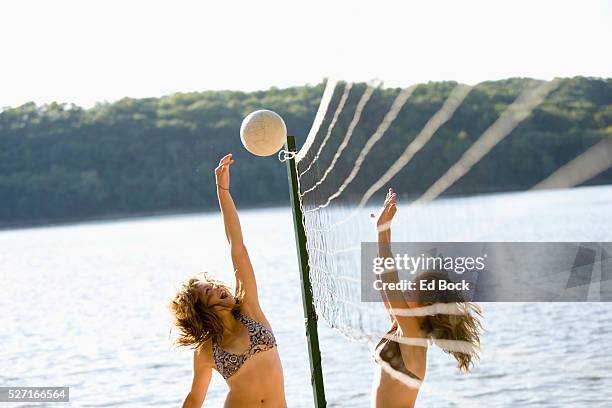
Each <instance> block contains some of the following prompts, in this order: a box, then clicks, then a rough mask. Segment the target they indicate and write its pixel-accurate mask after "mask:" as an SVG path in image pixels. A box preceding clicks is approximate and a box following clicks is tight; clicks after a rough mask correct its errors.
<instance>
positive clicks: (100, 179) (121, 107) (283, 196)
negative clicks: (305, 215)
mask: <svg viewBox="0 0 612 408" xmlns="http://www.w3.org/2000/svg"><path fill="white" fill-rule="evenodd" d="M530 81H532V80H529V79H509V80H504V81H495V82H485V83H482V84H479V85H478V86H477V87H476V88H475V89H474V90H472V92H471V93H470V94H469V95H468V97H467V98H466V100H465V101H464V103H463V104H462V106H461V107H460V108H459V109H458V110H457V112H456V113H455V115H454V117H453V118H452V120H451V121H449V122H448V123H447V124H445V125H444V126H443V127H442V128H441V129H440V130H439V131H438V133H437V134H436V136H435V137H434V138H433V139H432V140H431V142H430V143H428V145H427V146H426V148H424V149H423V150H422V152H420V153H419V155H418V156H417V157H416V158H415V160H414V162H413V163H411V165H410V166H408V167H409V168H407V169H406V171H410V172H411V174H418V175H420V176H419V177H418V179H415V180H414V183H411V186H410V189H411V191H413V192H415V193H418V192H419V191H423V190H424V189H425V188H427V187H428V186H429V185H431V183H432V182H433V181H435V179H436V178H437V177H439V175H440V174H441V173H442V172H443V171H444V170H446V169H447V168H448V167H449V166H450V165H451V164H452V163H454V161H456V159H457V158H458V157H459V156H460V155H461V153H462V152H463V151H465V149H466V148H467V147H468V146H469V145H470V144H471V143H473V141H474V140H476V139H477V137H478V136H479V135H480V134H481V133H482V131H484V130H485V129H486V128H487V127H488V126H489V125H490V124H491V123H492V122H494V121H495V119H496V118H497V117H498V116H499V114H500V113H501V112H502V111H503V110H504V108H505V107H507V105H508V104H510V103H511V102H512V101H513V100H514V98H516V96H517V95H518V94H519V93H520V92H521V90H523V89H524V88H525V86H526V85H527V84H528V83H529V82H530ZM453 86H454V83H452V82H438V83H428V84H423V85H420V86H419V87H418V88H417V89H416V91H415V92H414V94H413V95H412V96H411V98H410V99H409V101H408V103H407V104H406V106H405V107H404V108H403V110H402V112H401V115H400V117H399V118H398V121H397V123H395V124H394V127H393V129H392V130H391V131H390V132H389V134H388V135H385V138H386V143H384V144H383V146H384V149H386V152H389V153H390V154H391V155H394V156H397V152H400V151H401V150H403V149H404V147H405V146H406V143H407V142H409V141H410V140H411V138H413V137H414V136H415V135H416V134H417V133H418V131H419V130H420V129H421V128H422V126H423V125H424V123H425V122H426V121H427V120H428V119H429V117H430V116H431V115H432V114H433V113H435V111H436V110H437V109H439V108H440V106H441V104H442V103H443V101H444V99H445V98H446V96H448V93H449V92H450V90H451V89H452V87H453ZM323 87H324V86H323V84H320V85H317V86H304V87H294V88H288V89H270V90H268V91H260V92H252V93H245V92H230V91H219V92H197V93H195V92H194V93H188V94H175V95H171V96H166V97H161V98H147V99H129V98H126V99H122V100H120V101H118V102H115V103H103V104H98V105H96V106H95V107H93V108H91V109H82V108H80V107H78V106H74V105H70V104H56V103H54V104H49V105H43V106H36V105H35V104H33V103H28V104H25V105H22V106H20V107H16V108H5V109H4V110H2V112H0V223H11V222H30V221H45V220H61V219H74V218H86V217H93V216H103V215H111V214H118V213H120V214H126V213H141V212H150V211H151V212H152V211H182V210H191V209H207V208H212V207H213V206H214V205H216V202H215V188H214V177H213V169H214V167H215V164H216V162H217V161H218V159H219V157H220V156H221V155H222V154H224V153H226V152H233V153H234V155H235V158H236V161H237V163H236V166H235V168H234V169H233V173H232V190H233V193H234V195H235V198H236V200H237V201H238V202H239V204H240V205H241V206H247V205H253V206H255V205H272V204H283V203H287V202H288V192H287V179H286V170H285V166H284V165H282V164H281V163H279V162H278V160H277V159H276V157H267V158H261V157H254V156H252V155H250V154H249V153H248V152H246V151H245V150H244V148H243V147H242V145H241V142H240V138H239V135H238V131H239V127H240V123H241V121H242V118H243V117H244V116H246V115H247V114H248V113H249V112H251V111H253V110H256V109H262V108H266V109H271V110H274V111H276V112H278V113H279V114H280V115H281V116H283V118H284V119H285V121H286V123H287V127H288V129H289V132H290V134H293V135H296V136H297V139H298V144H301V143H302V142H303V138H304V137H305V136H306V134H307V133H308V130H309V129H310V125H311V123H312V120H313V118H314V115H315V113H316V110H317V107H318V104H319V101H320V98H321V95H322V92H323ZM364 87H365V85H364V84H357V85H355V86H354V88H353V91H352V92H351V95H353V92H354V95H355V97H351V98H350V99H349V101H348V103H347V107H346V110H347V111H348V112H351V109H353V108H354V104H356V100H357V97H358V95H359V92H362V91H363V88H364ZM398 91H399V90H398V89H385V88H383V89H379V90H377V91H376V92H375V94H374V96H373V98H372V100H371V102H370V103H369V104H368V108H367V110H366V112H365V114H364V116H363V119H362V121H361V123H360V125H359V127H358V132H356V134H355V137H367V134H368V132H369V131H371V130H372V129H373V128H375V127H376V126H377V125H378V123H379V121H380V117H381V115H382V114H383V113H384V112H385V111H386V110H387V109H388V107H389V105H390V103H391V101H392V100H393V98H394V97H395V95H396V94H397V92H398ZM348 121H350V115H346V117H341V119H340V120H339V122H338V125H337V129H338V130H337V132H336V133H334V135H333V137H334V138H341V136H342V131H343V129H346V126H347V122H348ZM604 137H612V80H610V79H593V78H582V77H577V78H571V79H564V80H563V81H562V83H561V85H560V86H559V88H557V89H556V90H555V91H554V92H553V93H552V94H551V95H549V97H548V98H547V100H546V101H545V102H544V103H543V104H542V105H541V106H540V107H538V108H537V109H536V110H535V111H534V112H533V114H532V115H531V116H530V117H529V118H528V119H527V120H525V121H524V122H523V123H522V124H521V125H520V126H519V127H517V129H515V130H514V131H513V133H512V134H511V135H510V136H509V137H508V138H507V139H506V140H504V141H503V142H502V143H500V144H499V145H498V146H497V147H495V148H494V149H493V151H491V153H490V154H489V155H488V156H487V157H486V158H485V159H483V160H482V162H481V163H479V164H478V166H476V167H475V168H474V169H473V170H472V171H471V172H470V173H469V174H468V175H466V176H465V177H464V178H463V179H462V180H460V182H458V183H457V184H456V185H455V186H453V188H452V189H451V190H450V191H449V193H474V192H481V191H493V190H509V189H523V188H528V187H531V186H532V185H533V184H535V183H537V182H538V181H539V180H541V179H542V178H543V177H545V176H546V175H547V174H550V172H552V171H554V169H556V168H558V167H559V166H560V165H562V164H564V163H566V162H567V161H568V160H570V159H571V158H573V157H575V156H576V155H578V154H579V153H580V152H582V151H584V150H586V149H587V148H588V147H589V146H591V145H593V144H594V143H596V142H597V141H598V140H600V139H601V138H604ZM353 150H354V149H353ZM356 153H357V152H355V151H351V150H349V151H347V152H346V154H345V155H344V157H343V160H345V161H350V160H353V159H354V157H355V155H356ZM373 153H374V152H373ZM384 154H385V151H379V152H377V153H376V155H378V156H379V157H383V156H382V155H384ZM376 155H375V156H374V157H373V158H372V160H371V161H369V162H368V166H369V167H368V170H369V171H372V172H373V173H382V172H384V170H385V169H386V168H387V167H388V165H389V163H388V161H385V160H382V159H381V160H376ZM341 167H342V166H340V168H341ZM398 176H399V175H398ZM592 182H596V183H611V182H612V173H611V172H610V171H608V172H606V173H604V174H602V175H600V176H599V177H598V178H596V179H595V180H594V181H592ZM357 187H358V186H356V188H357Z"/></svg>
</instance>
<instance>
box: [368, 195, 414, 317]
mask: <svg viewBox="0 0 612 408" xmlns="http://www.w3.org/2000/svg"><path fill="white" fill-rule="evenodd" d="M395 198H396V194H395V192H394V191H393V189H391V188H390V189H389V191H388V192H387V196H386V198H385V203H384V205H383V208H382V209H381V210H380V213H379V214H378V217H377V219H376V230H377V235H378V256H379V257H380V258H385V259H386V258H392V259H393V253H392V252H391V223H392V221H393V217H394V216H395V213H396V212H397V207H396V201H395ZM372 216H373V217H376V216H375V215H374V214H372ZM379 278H380V280H381V281H382V282H383V283H396V282H399V277H398V274H397V269H395V268H393V269H390V270H385V271H384V272H383V273H382V274H380V275H379ZM380 295H381V297H382V300H383V302H384V305H385V308H386V309H387V311H388V312H389V316H390V317H391V320H395V319H396V317H395V315H394V313H393V309H406V308H408V304H407V303H406V301H405V300H404V298H403V296H401V297H400V296H399V293H397V292H395V293H392V292H389V291H387V290H382V291H381V292H380Z"/></svg>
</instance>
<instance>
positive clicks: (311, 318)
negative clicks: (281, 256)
mask: <svg viewBox="0 0 612 408" xmlns="http://www.w3.org/2000/svg"><path fill="white" fill-rule="evenodd" d="M285 150H286V151H287V152H289V156H288V158H287V160H286V162H287V177H288V179H289V195H290V196H291V208H292V209H293V227H294V230H295V242H296V246H297V252H298V265H299V269H300V281H301V284H302V303H303V306H304V320H305V324H306V340H307V342H308V354H309V357H310V382H311V384H312V391H313V395H314V401H315V408H325V407H326V406H327V402H326V401H325V390H324V388H323V371H322V369H321V351H320V350H319V334H318V330H317V312H316V311H315V308H314V303H313V299H312V285H311V282H310V266H309V263H308V250H307V248H306V231H304V214H303V213H302V205H301V201H300V195H299V188H298V178H297V166H296V162H295V157H292V156H294V155H293V154H292V153H295V151H296V149H295V137H293V136H287V144H286V145H285Z"/></svg>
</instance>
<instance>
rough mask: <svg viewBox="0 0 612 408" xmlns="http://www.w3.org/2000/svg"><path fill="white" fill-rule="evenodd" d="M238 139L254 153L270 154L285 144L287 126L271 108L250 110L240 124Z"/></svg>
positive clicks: (258, 154)
mask: <svg viewBox="0 0 612 408" xmlns="http://www.w3.org/2000/svg"><path fill="white" fill-rule="evenodd" d="M240 140H242V144H243V145H244V147H245V148H246V149H247V150H248V151H249V152H251V153H253V154H254V155H257V156H271V155H273V154H275V153H276V152H278V151H279V150H280V149H281V148H282V147H283V146H284V145H285V142H286V141H287V126H285V121H284V120H283V118H281V117H280V115H278V114H277V113H276V112H272V111H271V110H266V109H262V110H258V111H255V112H251V113H249V115H248V116H247V117H246V118H244V120H243V121H242V125H241V126H240Z"/></svg>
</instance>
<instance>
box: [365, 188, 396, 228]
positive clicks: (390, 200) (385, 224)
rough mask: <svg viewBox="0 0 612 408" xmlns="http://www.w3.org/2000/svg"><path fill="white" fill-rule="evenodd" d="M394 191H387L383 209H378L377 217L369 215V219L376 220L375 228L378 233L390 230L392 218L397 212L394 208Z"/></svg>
mask: <svg viewBox="0 0 612 408" xmlns="http://www.w3.org/2000/svg"><path fill="white" fill-rule="evenodd" d="M396 195H397V194H396V193H395V191H393V189H392V188H390V189H389V191H387V196H386V197H385V203H384V204H383V207H382V208H381V209H380V212H379V213H378V216H377V215H375V214H370V217H372V218H376V227H377V229H378V232H382V231H386V230H388V229H389V228H391V222H392V221H393V217H394V216H395V213H396V212H397V206H396V201H395V197H396Z"/></svg>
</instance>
